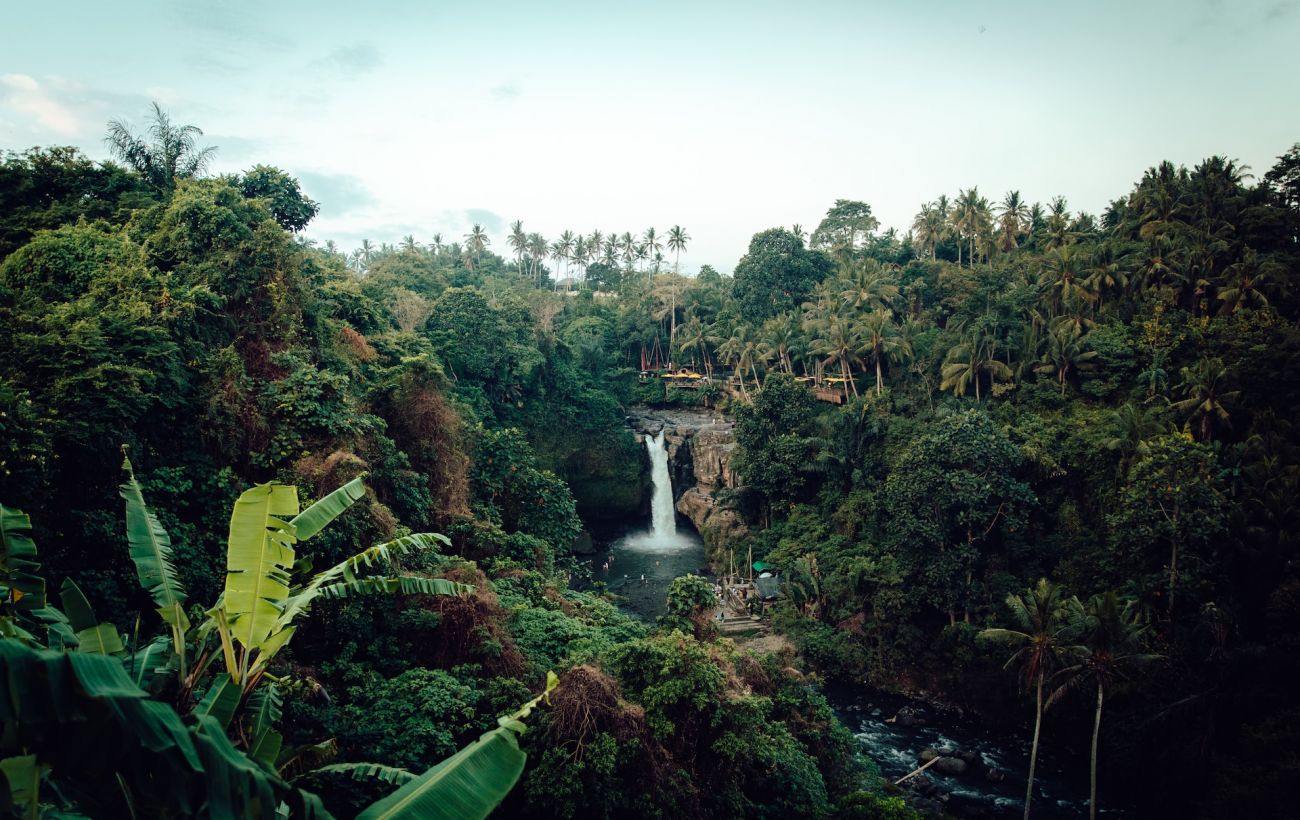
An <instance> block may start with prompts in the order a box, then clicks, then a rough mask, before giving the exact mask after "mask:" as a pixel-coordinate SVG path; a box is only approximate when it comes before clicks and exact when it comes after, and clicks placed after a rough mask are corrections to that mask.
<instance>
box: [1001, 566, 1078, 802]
mask: <svg viewBox="0 0 1300 820" xmlns="http://www.w3.org/2000/svg"><path fill="white" fill-rule="evenodd" d="M1007 608H1008V609H1010V610H1011V621H1012V623H1014V624H1015V626H1016V627H1017V628H1016V629H985V630H984V631H983V632H980V634H979V636H980V637H981V638H983V639H985V640H989V641H996V642H1000V643H1007V644H1010V645H1012V646H1014V647H1016V651H1015V653H1014V654H1013V655H1012V656H1011V657H1010V658H1009V659H1008V660H1007V663H1006V666H1005V667H1003V668H1006V667H1009V666H1011V665H1012V664H1016V663H1018V664H1019V665H1020V671H1021V674H1022V675H1024V680H1025V683H1026V685H1029V684H1032V685H1033V687H1034V689H1035V692H1036V695H1035V701H1034V703H1035V706H1034V742H1033V745H1032V746H1030V747H1029V785H1028V787H1027V788H1026V789H1025V820H1029V805H1030V803H1031V802H1032V801H1033V799H1034V771H1035V769H1036V768H1037V766H1038V738H1039V735H1040V734H1041V730H1042V726H1043V683H1044V682H1045V681H1046V679H1047V676H1048V675H1049V674H1052V673H1053V672H1055V671H1056V668H1057V667H1058V666H1059V665H1060V662H1061V658H1062V655H1063V653H1064V652H1065V650H1066V648H1067V647H1068V646H1069V645H1070V644H1069V640H1070V638H1071V636H1072V634H1073V632H1074V630H1075V629H1077V628H1078V626H1079V623H1080V621H1081V620H1082V616H1083V613H1082V611H1081V609H1082V608H1081V607H1080V605H1079V599H1078V598H1066V597H1065V593H1064V591H1063V590H1062V589H1061V587H1059V586H1058V585H1056V584H1054V583H1052V582H1051V581H1049V580H1047V579H1046V578H1041V579H1039V581H1038V584H1037V585H1036V586H1034V587H1032V588H1030V589H1029V590H1028V591H1027V592H1026V594H1025V595H1024V596H1021V595H1014V594H1012V595H1007Z"/></svg>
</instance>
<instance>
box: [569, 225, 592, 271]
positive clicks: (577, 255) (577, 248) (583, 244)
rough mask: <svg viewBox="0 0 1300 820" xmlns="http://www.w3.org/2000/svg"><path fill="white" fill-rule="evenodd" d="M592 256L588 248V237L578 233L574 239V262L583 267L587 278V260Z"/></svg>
mask: <svg viewBox="0 0 1300 820" xmlns="http://www.w3.org/2000/svg"><path fill="white" fill-rule="evenodd" d="M590 258H591V251H590V249H588V248H587V237H585V236H583V235H582V234H578V235H577V237H576V238H575V239H574V240H573V263H574V264H575V265H577V266H578V267H580V268H582V277H583V279H586V278H587V261H588V260H589V259H590Z"/></svg>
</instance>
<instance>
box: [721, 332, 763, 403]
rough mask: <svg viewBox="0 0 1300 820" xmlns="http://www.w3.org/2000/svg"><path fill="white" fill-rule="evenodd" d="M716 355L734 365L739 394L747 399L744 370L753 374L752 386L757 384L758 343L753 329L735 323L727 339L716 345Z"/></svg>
mask: <svg viewBox="0 0 1300 820" xmlns="http://www.w3.org/2000/svg"><path fill="white" fill-rule="evenodd" d="M718 357H719V358H720V359H722V361H723V362H724V363H726V364H732V363H734V364H735V365H736V375H737V376H739V377H740V394H741V395H742V396H744V397H745V399H746V400H748V399H749V392H748V391H747V390H746V389H745V371H746V370H749V371H750V372H751V373H752V374H753V376H754V388H755V389H757V388H758V386H759V385H758V369H757V367H756V362H757V359H758V344H757V343H756V341H755V337H754V329H753V328H752V327H750V326H749V325H747V324H744V323H741V324H738V325H736V326H735V328H733V329H732V331H731V335H730V336H729V337H728V338H727V340H726V341H724V342H723V343H722V344H720V345H719V346H718Z"/></svg>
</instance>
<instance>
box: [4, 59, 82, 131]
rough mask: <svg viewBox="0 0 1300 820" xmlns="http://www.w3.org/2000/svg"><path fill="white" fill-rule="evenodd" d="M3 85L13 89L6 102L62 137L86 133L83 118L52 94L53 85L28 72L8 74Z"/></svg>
mask: <svg viewBox="0 0 1300 820" xmlns="http://www.w3.org/2000/svg"><path fill="white" fill-rule="evenodd" d="M0 84H3V85H4V87H5V88H7V89H9V92H8V93H7V94H5V96H4V97H3V98H2V99H3V102H4V104H5V105H6V106H7V107H9V108H11V109H13V110H14V111H19V112H21V113H24V114H28V115H30V116H31V117H32V118H33V119H35V120H36V122H37V124H39V125H40V126H41V127H42V128H45V129H47V130H49V131H52V132H54V133H55V134H57V135H58V136H60V137H74V136H77V135H79V134H81V133H82V126H81V121H80V119H78V117H77V115H76V114H74V113H73V112H72V111H71V110H70V109H69V108H68V107H67V106H65V105H64V104H63V103H61V102H60V101H58V100H56V99H55V98H54V96H53V95H52V94H51V93H50V92H51V89H50V88H49V84H48V83H47V84H46V85H42V84H41V83H39V82H37V81H36V79H35V78H33V77H30V76H28V75H26V74H5V75H3V76H0Z"/></svg>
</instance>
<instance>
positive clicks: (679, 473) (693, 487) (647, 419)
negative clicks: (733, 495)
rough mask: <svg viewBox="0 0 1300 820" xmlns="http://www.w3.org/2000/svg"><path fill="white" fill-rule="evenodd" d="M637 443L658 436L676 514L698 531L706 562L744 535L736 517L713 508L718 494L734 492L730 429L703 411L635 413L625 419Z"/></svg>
mask: <svg viewBox="0 0 1300 820" xmlns="http://www.w3.org/2000/svg"><path fill="white" fill-rule="evenodd" d="M628 422H629V424H631V426H632V428H633V429H634V430H636V431H637V433H638V435H639V436H640V437H644V436H645V435H647V434H649V435H654V434H655V433H658V432H659V431H660V430H663V431H664V443H665V445H666V448H667V450H668V467H669V471H670V473H671V475H672V481H673V497H674V500H675V502H676V504H675V506H676V508H677V511H678V512H679V513H681V514H682V515H684V516H686V517H687V518H689V519H690V521H691V523H692V524H694V525H695V529H697V530H699V533H700V537H701V538H703V539H704V544H705V546H706V547H708V551H709V554H710V556H713V555H715V554H716V553H717V551H718V548H719V547H720V546H721V545H723V544H725V543H726V542H727V541H729V540H731V539H733V538H736V537H738V536H741V535H745V534H746V533H748V532H749V527H748V525H747V524H746V523H745V520H744V519H743V518H742V517H741V515H740V513H738V512H737V511H735V510H733V509H729V508H726V507H724V506H722V505H720V504H719V503H718V500H717V495H718V491H719V490H722V489H730V488H734V487H736V485H737V482H738V479H737V476H736V474H735V473H734V472H733V471H732V469H731V453H732V451H733V450H735V448H736V443H735V438H734V435H733V433H734V429H733V428H734V425H733V424H732V422H731V421H730V420H729V419H727V418H726V417H725V416H722V415H720V414H718V413H713V412H709V411H704V410H638V411H637V412H636V413H634V414H633V415H632V416H631V417H629V419H628Z"/></svg>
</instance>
